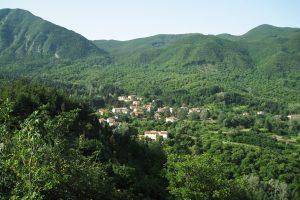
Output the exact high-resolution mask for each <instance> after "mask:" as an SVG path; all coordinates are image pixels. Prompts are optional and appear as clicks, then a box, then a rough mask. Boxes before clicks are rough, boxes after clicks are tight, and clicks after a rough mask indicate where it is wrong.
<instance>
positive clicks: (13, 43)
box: [0, 9, 107, 59]
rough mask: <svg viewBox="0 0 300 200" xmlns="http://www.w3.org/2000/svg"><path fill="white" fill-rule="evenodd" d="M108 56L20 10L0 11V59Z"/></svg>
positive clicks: (54, 26) (90, 44)
mask: <svg viewBox="0 0 300 200" xmlns="http://www.w3.org/2000/svg"><path fill="white" fill-rule="evenodd" d="M106 54H107V53H106V52H105V51H103V50H100V49H99V48H97V47H96V46H95V45H94V44H93V43H92V42H90V41H89V40H87V39H86V38H84V37H83V36H81V35H79V34H77V33H75V32H73V31H70V30H67V29H65V28H63V27H60V26H57V25H55V24H52V23H50V22H48V21H45V20H43V19H41V18H39V17H36V16H34V15H32V14H31V13H30V12H28V11H25V10H20V9H2V10H0V57H1V58H24V57H27V56H33V57H41V56H44V57H53V58H62V59H78V58H84V57H87V56H89V55H99V56H103V55H106Z"/></svg>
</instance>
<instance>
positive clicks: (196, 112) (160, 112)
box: [97, 95, 300, 141]
mask: <svg viewBox="0 0 300 200" xmlns="http://www.w3.org/2000/svg"><path fill="white" fill-rule="evenodd" d="M117 98H118V102H119V105H122V106H118V107H109V108H100V109H98V112H97V113H98V116H99V122H100V123H101V124H107V125H108V126H110V127H119V126H120V125H121V124H122V123H124V122H127V121H128V119H139V120H154V121H157V122H162V123H171V124H172V123H176V122H178V121H183V120H186V119H189V120H192V121H194V120H202V121H203V120H205V121H207V122H208V123H210V124H211V123H216V122H217V120H219V118H220V116H221V115H222V114H221V115H220V114H219V115H218V116H215V113H214V111H213V110H210V109H209V108H206V107H188V106H186V105H182V106H181V107H169V106H165V105H163V104H162V103H161V102H160V101H159V100H155V99H154V100H152V101H146V100H145V99H144V98H143V97H138V96H137V95H128V96H118V97H117ZM235 113H236V115H237V116H239V119H231V120H227V121H226V120H225V121H226V123H225V126H227V127H234V126H236V125H235V124H236V123H237V124H239V125H238V126H240V127H241V128H240V129H241V130H240V131H244V132H248V131H249V130H250V129H249V128H247V125H246V124H249V121H251V120H253V117H254V116H256V117H258V118H268V117H271V119H272V121H278V120H280V119H281V118H282V116H280V115H270V114H269V113H266V112H265V111H255V112H254V113H253V112H251V113H250V112H241V113H238V112H237V111H235ZM284 118H286V120H288V121H290V123H292V122H294V121H299V119H300V115H298V114H289V115H287V116H286V117H284ZM129 121H130V120H129ZM224 133H226V131H224ZM140 134H141V135H140V136H141V137H146V138H150V139H152V140H158V139H159V138H161V139H168V137H169V134H170V133H169V132H168V131H166V130H145V131H143V132H141V133H140ZM272 137H273V138H275V139H276V140H282V138H281V137H279V136H278V135H276V134H274V135H272ZM286 141H290V140H286Z"/></svg>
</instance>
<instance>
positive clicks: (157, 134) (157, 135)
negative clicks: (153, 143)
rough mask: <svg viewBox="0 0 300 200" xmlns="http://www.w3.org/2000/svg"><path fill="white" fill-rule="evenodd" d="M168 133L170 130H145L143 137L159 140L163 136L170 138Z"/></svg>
mask: <svg viewBox="0 0 300 200" xmlns="http://www.w3.org/2000/svg"><path fill="white" fill-rule="evenodd" d="M168 134H169V133H168V131H145V132H144V135H143V137H145V138H150V139H152V140H158V138H160V137H162V139H168Z"/></svg>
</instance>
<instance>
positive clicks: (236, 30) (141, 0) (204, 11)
mask: <svg viewBox="0 0 300 200" xmlns="http://www.w3.org/2000/svg"><path fill="white" fill-rule="evenodd" d="M0 8H21V9H25V10H28V11H30V12H32V13H33V14H34V15H37V16H39V17H42V18H43V19H45V20H48V21H51V22H52V23H55V24H57V25H60V26H63V27H65V28H68V29H71V30H73V31H75V32H77V33H80V34H81V35H83V36H85V37H87V38H88V39H91V40H95V39H116V40H129V39H133V38H140V37H146V36H151V35H156V34H162V33H163V34H179V33H203V34H220V33H230V34H234V35H241V34H244V33H245V32H247V31H248V30H250V29H251V28H254V27H256V26H258V25H260V24H271V25H275V26H281V27H300V0H72V1H71V0H50V1H46V0H0Z"/></svg>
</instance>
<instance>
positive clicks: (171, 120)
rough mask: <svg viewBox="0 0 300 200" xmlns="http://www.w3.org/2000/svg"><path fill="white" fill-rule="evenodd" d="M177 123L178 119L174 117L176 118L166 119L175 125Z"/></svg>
mask: <svg viewBox="0 0 300 200" xmlns="http://www.w3.org/2000/svg"><path fill="white" fill-rule="evenodd" d="M176 121H178V119H177V118H176V117H174V116H172V117H166V122H171V123H174V122H176Z"/></svg>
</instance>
